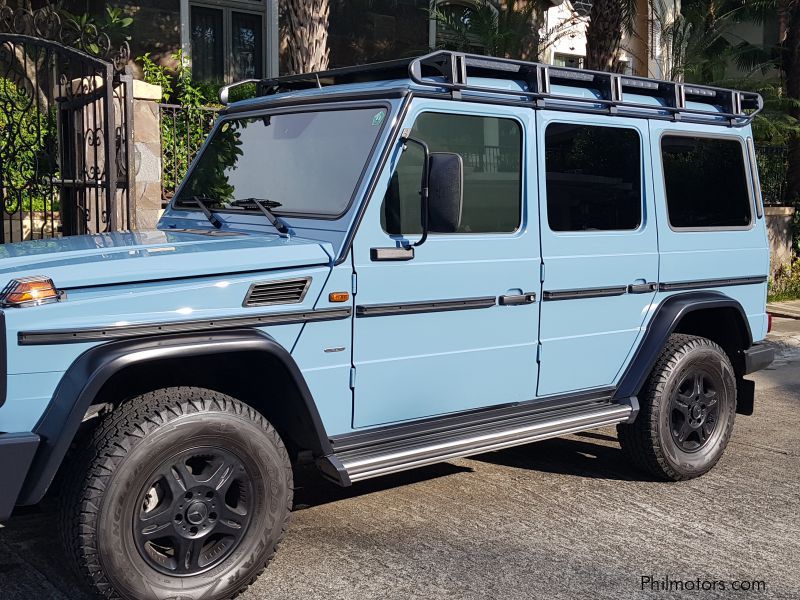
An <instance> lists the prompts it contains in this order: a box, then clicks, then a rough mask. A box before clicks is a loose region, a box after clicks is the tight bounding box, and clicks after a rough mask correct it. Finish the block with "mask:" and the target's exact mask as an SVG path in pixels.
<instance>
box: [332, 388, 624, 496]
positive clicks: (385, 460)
mask: <svg viewBox="0 0 800 600" xmlns="http://www.w3.org/2000/svg"><path fill="white" fill-rule="evenodd" d="M631 411H632V408H631V406H628V405H624V404H612V403H600V404H594V405H593V406H591V407H587V409H586V410H582V411H579V412H576V411H571V412H570V413H569V414H562V415H559V416H556V415H550V418H542V417H543V415H532V416H531V418H530V421H529V422H528V423H525V422H524V421H523V422H521V421H520V420H519V419H515V420H514V422H513V424H511V423H505V424H503V423H498V424H496V425H494V426H492V425H489V426H486V427H483V428H481V429H482V430H481V431H475V430H474V429H472V430H468V431H461V432H459V431H449V432H445V433H440V434H438V435H427V436H420V437H419V438H417V439H410V440H405V441H403V442H401V443H397V442H394V443H389V444H377V445H375V446H372V447H369V448H361V449H357V450H352V451H344V452H340V453H337V454H336V455H335V457H336V459H338V460H337V462H339V463H340V464H341V467H342V468H343V470H344V471H345V472H346V473H347V475H348V477H349V479H350V481H351V482H355V481H361V480H363V479H369V478H370V477H378V476H380V475H386V474H389V473H395V472H397V471H404V470H406V469H413V468H416V467H421V466H424V465H430V464H433V463H437V462H441V461H444V460H449V459H452V458H458V457H462V456H469V455H471V454H480V453H482V452H490V451H493V450H501V449H503V448H509V447H511V446H518V445H521V444H527V443H530V442H535V441H538V440H544V439H547V438H551V437H558V436H561V435H567V434H569V433H575V432H578V431H584V430H586V429H594V428H596V427H604V426H606V425H613V424H615V423H621V422H623V421H627V420H628V419H629V417H630V416H631Z"/></svg>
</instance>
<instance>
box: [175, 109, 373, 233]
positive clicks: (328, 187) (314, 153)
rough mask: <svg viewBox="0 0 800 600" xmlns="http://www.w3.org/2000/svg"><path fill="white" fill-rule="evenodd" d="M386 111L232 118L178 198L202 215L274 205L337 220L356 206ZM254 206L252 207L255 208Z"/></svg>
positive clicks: (217, 133) (279, 210)
mask: <svg viewBox="0 0 800 600" xmlns="http://www.w3.org/2000/svg"><path fill="white" fill-rule="evenodd" d="M386 115H387V109H386V108H381V107H371V108H359V109H351V110H326V111H319V112H302V113H290V114H274V115H263V116H258V117H246V118H238V119H228V120H226V121H224V122H223V123H222V124H221V125H220V126H219V127H218V128H217V129H216V131H215V132H214V134H213V137H212V138H211V139H210V141H209V142H208V144H207V146H206V147H205V149H204V150H203V154H202V155H201V156H200V158H199V160H198V162H197V165H196V166H195V168H194V169H193V170H192V171H191V173H190V174H189V176H188V179H187V180H186V183H185V184H184V186H183V187H182V189H181V191H180V194H179V196H178V197H177V199H176V206H178V207H181V208H192V209H196V208H197V206H196V203H195V202H194V201H193V200H192V198H193V197H199V198H201V199H202V200H203V202H205V203H206V204H208V205H209V207H210V208H216V209H219V208H223V209H241V208H242V207H243V206H246V205H247V200H248V199H251V198H256V199H258V200H260V201H270V206H274V212H276V213H278V214H281V213H283V214H299V215H303V214H313V215H320V216H328V217H332V216H337V215H340V214H342V213H343V212H344V211H345V210H346V209H347V208H348V206H349V205H350V201H351V199H352V197H353V194H354V192H355V188H356V186H357V185H358V181H359V179H360V177H361V173H362V172H363V170H364V167H365V165H366V163H367V161H368V160H369V155H370V152H371V150H372V147H373V146H374V144H375V142H376V140H377V138H378V135H379V133H380V131H381V129H382V126H383V124H384V123H385V122H386V121H387V119H386ZM251 204H252V202H251Z"/></svg>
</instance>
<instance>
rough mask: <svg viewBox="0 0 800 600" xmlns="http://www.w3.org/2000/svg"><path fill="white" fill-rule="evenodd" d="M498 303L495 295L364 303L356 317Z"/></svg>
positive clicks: (449, 309)
mask: <svg viewBox="0 0 800 600" xmlns="http://www.w3.org/2000/svg"><path fill="white" fill-rule="evenodd" d="M496 305H497V298H496V297H495V296H483V297H480V298H457V299H453V300H432V301H430V302H396V303H394V302H393V303H391V304H362V305H359V306H356V317H380V316H389V315H409V314H416V313H427V312H445V311H451V310H470V309H476V308H490V307H492V306H496Z"/></svg>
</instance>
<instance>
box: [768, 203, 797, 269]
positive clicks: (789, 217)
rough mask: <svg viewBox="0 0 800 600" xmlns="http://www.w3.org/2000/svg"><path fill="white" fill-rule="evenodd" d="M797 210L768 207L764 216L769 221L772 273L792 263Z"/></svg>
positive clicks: (787, 207)
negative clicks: (795, 213) (793, 225)
mask: <svg viewBox="0 0 800 600" xmlns="http://www.w3.org/2000/svg"><path fill="white" fill-rule="evenodd" d="M794 212H795V209H794V208H792V207H790V206H767V207H765V208H764V214H765V216H766V219H767V235H768V236H769V249H770V272H771V274H773V275H774V274H775V271H776V270H777V269H778V268H779V267H780V266H781V265H785V264H789V263H791V262H792V259H793V258H794V249H793V247H792V230H793V227H792V224H793V222H794Z"/></svg>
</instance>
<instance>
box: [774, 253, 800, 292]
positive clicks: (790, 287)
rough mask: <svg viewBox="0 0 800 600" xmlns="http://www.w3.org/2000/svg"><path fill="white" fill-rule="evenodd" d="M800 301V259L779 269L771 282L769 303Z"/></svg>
mask: <svg viewBox="0 0 800 600" xmlns="http://www.w3.org/2000/svg"><path fill="white" fill-rule="evenodd" d="M798 299H800V259H796V260H795V261H794V262H792V263H790V264H786V265H782V266H781V267H779V268H778V270H777V272H776V273H775V276H774V277H773V278H771V279H770V281H769V288H768V291H767V301H768V302H782V301H784V300H798Z"/></svg>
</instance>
